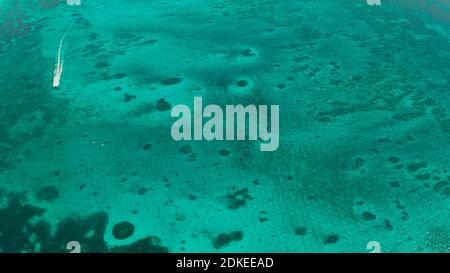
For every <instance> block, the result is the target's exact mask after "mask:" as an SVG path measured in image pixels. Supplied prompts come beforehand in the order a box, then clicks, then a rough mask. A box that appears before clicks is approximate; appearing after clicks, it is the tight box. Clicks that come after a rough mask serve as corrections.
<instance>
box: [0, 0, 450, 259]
mask: <svg viewBox="0 0 450 273" xmlns="http://www.w3.org/2000/svg"><path fill="white" fill-rule="evenodd" d="M449 8H450V5H449V4H448V3H447V2H446V1H431V0H429V1H383V0H382V4H381V5H380V6H369V5H368V4H367V3H366V1H363V0H355V1H344V0H341V1H340V0H337V1H336V0H333V1H332V0H315V1H312V0H309V1H304V0H302V1H299V0H295V1H294V0H284V1H278V0H258V1H256V0H247V1H231V0H228V1H226V0H189V1H188V0H183V1H160V0H154V1H144V0H133V1H118V0H110V1H105V0H91V1H88V0H81V5H80V6H69V5H67V4H66V3H65V2H64V1H56V0H40V1H31V0H29V1H19V0H3V1H0V83H1V85H0V86H1V87H0V94H1V96H0V105H1V108H0V149H1V150H0V151H1V152H0V188H1V190H0V250H1V251H3V252H67V250H66V249H65V247H66V244H67V242H69V241H78V242H80V244H81V250H82V251H83V252H109V251H112V252H167V251H168V252H367V251H368V250H367V249H366V245H367V243H368V242H369V241H377V242H379V243H380V245H381V249H382V251H383V252H448V251H449V247H450V226H449V223H450V170H449V167H450V166H449V158H450V149H449V147H450V111H449V107H450V96H449V95H448V94H449V86H450V83H449V80H450V18H449ZM71 25H72V27H71V28H70V31H69V32H68V34H67V36H66V38H65V40H64V44H63V48H62V56H63V60H64V71H63V73H62V77H61V82H60V86H59V88H52V77H53V70H54V67H55V63H56V54H57V50H58V45H59V41H60V39H61V37H62V35H63V34H64V32H65V31H66V30H67V29H68V28H69V26H71ZM242 81H245V82H246V84H242ZM194 96H201V97H202V98H203V101H204V103H205V104H219V105H221V106H223V105H226V104H244V105H246V104H255V105H260V104H269V105H273V104H277V105H279V106H280V147H279V149H278V150H277V151H275V152H261V151H260V150H259V143H258V142H254V141H222V142H207V141H192V142H184V141H182V142H176V141H174V140H172V138H171V135H170V128H171V126H172V123H173V122H174V120H173V119H172V118H171V117H170V109H171V108H172V107H173V106H174V105H177V104H188V105H192V102H193V98H194Z"/></svg>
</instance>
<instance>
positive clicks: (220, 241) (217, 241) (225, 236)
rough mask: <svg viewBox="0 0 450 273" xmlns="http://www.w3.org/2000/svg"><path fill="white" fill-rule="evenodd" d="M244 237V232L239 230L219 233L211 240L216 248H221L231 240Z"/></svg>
mask: <svg viewBox="0 0 450 273" xmlns="http://www.w3.org/2000/svg"><path fill="white" fill-rule="evenodd" d="M242 238H244V233H243V232H242V231H240V230H238V231H232V232H230V233H220V234H219V235H217V237H216V238H214V240H213V246H214V248H216V249H219V248H222V247H224V246H226V245H228V244H230V243H231V242H233V241H240V240H242Z"/></svg>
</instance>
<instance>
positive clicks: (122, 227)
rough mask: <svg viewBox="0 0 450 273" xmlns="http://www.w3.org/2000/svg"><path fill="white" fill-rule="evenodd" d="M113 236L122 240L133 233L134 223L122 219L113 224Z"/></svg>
mask: <svg viewBox="0 0 450 273" xmlns="http://www.w3.org/2000/svg"><path fill="white" fill-rule="evenodd" d="M112 233H113V236H114V238H116V239H118V240H124V239H126V238H128V237H130V236H131V235H133V233H134V225H133V224H132V223H130V222H128V221H123V222H120V223H117V224H116V225H114V227H113V230H112Z"/></svg>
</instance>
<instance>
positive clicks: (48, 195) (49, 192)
mask: <svg viewBox="0 0 450 273" xmlns="http://www.w3.org/2000/svg"><path fill="white" fill-rule="evenodd" d="M58 197H59V191H58V189H57V188H56V187H55V186H48V187H45V188H42V189H40V190H39V191H38V192H37V194H36V198H37V199H38V200H39V201H47V202H51V201H53V200H55V199H57V198H58Z"/></svg>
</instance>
